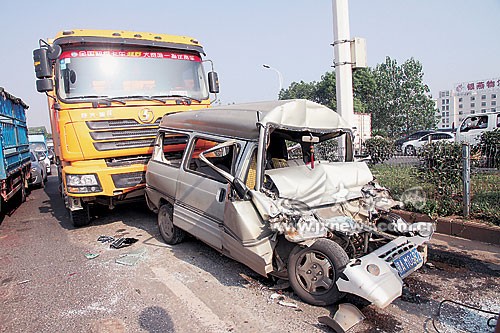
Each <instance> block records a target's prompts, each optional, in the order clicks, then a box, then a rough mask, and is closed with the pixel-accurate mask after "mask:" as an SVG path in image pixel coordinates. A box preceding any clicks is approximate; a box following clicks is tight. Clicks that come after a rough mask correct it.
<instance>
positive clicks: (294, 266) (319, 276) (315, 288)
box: [288, 238, 349, 306]
mask: <svg viewBox="0 0 500 333" xmlns="http://www.w3.org/2000/svg"><path fill="white" fill-rule="evenodd" d="M348 262H349V257H348V256H347V253H346V252H345V251H344V250H343V249H342V248H341V247H340V246H339V245H338V244H337V243H335V242H334V241H332V240H330V239H326V238H321V239H318V240H317V241H316V242H314V243H313V244H312V245H311V246H310V247H305V248H302V247H300V246H298V245H297V246H296V247H295V249H294V250H292V252H291V253H290V257H289V259H288V279H289V281H290V285H291V286H292V288H293V290H294V291H295V293H296V294H297V295H298V296H299V297H300V298H301V299H302V300H303V301H304V302H307V303H309V304H312V305H318V306H325V305H330V304H334V303H336V302H338V301H339V300H340V299H341V298H342V297H343V296H344V294H343V293H341V292H340V291H339V290H338V287H337V280H338V278H339V276H340V274H342V272H343V270H344V269H345V266H346V265H347V263H348Z"/></svg>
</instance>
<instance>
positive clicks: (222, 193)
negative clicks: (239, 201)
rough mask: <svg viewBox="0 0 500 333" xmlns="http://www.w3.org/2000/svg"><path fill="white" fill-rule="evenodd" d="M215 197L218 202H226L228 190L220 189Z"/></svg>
mask: <svg viewBox="0 0 500 333" xmlns="http://www.w3.org/2000/svg"><path fill="white" fill-rule="evenodd" d="M215 196H216V197H217V201H218V202H224V199H225V198H226V190H225V189H223V188H220V189H219V190H218V191H217V194H216V195H215Z"/></svg>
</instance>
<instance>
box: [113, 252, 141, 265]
mask: <svg viewBox="0 0 500 333" xmlns="http://www.w3.org/2000/svg"><path fill="white" fill-rule="evenodd" d="M145 253H146V249H145V248H140V249H138V250H136V251H134V252H129V253H125V254H122V255H121V256H120V257H119V258H118V259H116V260H115V262H116V263H117V264H122V265H126V266H135V264H137V262H138V261H139V260H140V259H141V257H142V256H143V255H144V254H145Z"/></svg>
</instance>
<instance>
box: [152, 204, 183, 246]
mask: <svg viewBox="0 0 500 333" xmlns="http://www.w3.org/2000/svg"><path fill="white" fill-rule="evenodd" d="M173 215H174V214H173V208H172V206H170V205H169V204H163V205H161V206H160V209H158V228H159V229H160V234H161V237H162V238H163V240H164V241H165V243H167V244H170V245H175V244H179V243H180V242H182V241H183V240H184V237H185V236H186V233H185V232H184V231H183V230H181V229H179V228H177V227H176V226H175V225H174V223H173Z"/></svg>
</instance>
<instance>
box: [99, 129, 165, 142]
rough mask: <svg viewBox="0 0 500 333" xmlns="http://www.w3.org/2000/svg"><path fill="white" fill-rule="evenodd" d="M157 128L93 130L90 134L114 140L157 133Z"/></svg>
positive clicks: (101, 138) (102, 138)
mask: <svg viewBox="0 0 500 333" xmlns="http://www.w3.org/2000/svg"><path fill="white" fill-rule="evenodd" d="M156 131H157V128H148V129H138V130H122V131H120V130H115V131H105V132H102V131H101V132H91V133H90V136H91V137H92V139H94V140H112V139H119V138H133V137H144V136H154V135H156Z"/></svg>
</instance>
